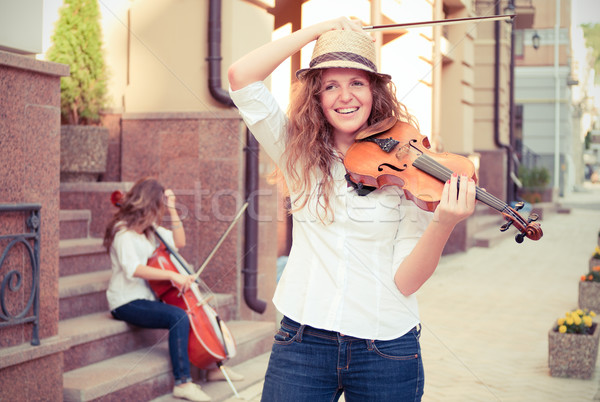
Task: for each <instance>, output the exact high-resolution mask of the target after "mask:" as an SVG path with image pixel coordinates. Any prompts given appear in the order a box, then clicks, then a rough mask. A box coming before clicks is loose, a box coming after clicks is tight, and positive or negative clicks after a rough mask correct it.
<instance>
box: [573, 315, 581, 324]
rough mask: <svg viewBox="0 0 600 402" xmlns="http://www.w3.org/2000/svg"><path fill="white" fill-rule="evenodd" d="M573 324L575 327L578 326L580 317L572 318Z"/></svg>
mask: <svg viewBox="0 0 600 402" xmlns="http://www.w3.org/2000/svg"><path fill="white" fill-rule="evenodd" d="M573 322H574V323H575V325H579V324H581V317H580V316H578V315H576V316H574V317H573Z"/></svg>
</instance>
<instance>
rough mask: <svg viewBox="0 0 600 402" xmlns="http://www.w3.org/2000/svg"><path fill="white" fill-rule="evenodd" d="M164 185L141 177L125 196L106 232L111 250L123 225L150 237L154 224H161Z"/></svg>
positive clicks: (108, 246)
mask: <svg viewBox="0 0 600 402" xmlns="http://www.w3.org/2000/svg"><path fill="white" fill-rule="evenodd" d="M164 193H165V189H164V187H163V186H162V185H161V184H160V183H159V182H158V181H156V180H155V179H152V178H149V177H145V178H143V179H140V180H139V181H138V182H137V183H135V184H134V186H133V187H132V188H131V190H129V191H128V192H127V194H125V195H124V196H123V198H122V199H121V200H120V202H119V210H118V211H117V212H116V213H115V215H114V216H113V218H112V219H111V221H110V222H109V224H108V225H107V227H106V232H105V233H104V246H105V247H106V249H107V250H110V246H111V245H112V242H113V240H114V238H115V234H117V232H118V231H119V230H120V229H122V228H123V227H125V228H127V229H130V230H135V231H137V232H139V233H144V234H145V235H146V237H148V238H150V236H151V234H152V225H154V224H160V222H161V220H162V216H163V213H164V210H165V200H164Z"/></svg>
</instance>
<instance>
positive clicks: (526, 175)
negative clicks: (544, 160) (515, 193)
mask: <svg viewBox="0 0 600 402" xmlns="http://www.w3.org/2000/svg"><path fill="white" fill-rule="evenodd" d="M517 176H518V177H519V180H520V181H521V184H522V185H523V187H522V188H520V189H519V196H520V197H521V198H522V199H523V200H525V201H527V202H529V203H531V204H536V203H538V202H551V201H552V189H551V188H548V184H549V183H550V172H549V171H548V169H547V168H546V167H543V166H542V167H536V166H534V167H532V168H528V167H525V166H523V165H521V166H519V171H518V174H517Z"/></svg>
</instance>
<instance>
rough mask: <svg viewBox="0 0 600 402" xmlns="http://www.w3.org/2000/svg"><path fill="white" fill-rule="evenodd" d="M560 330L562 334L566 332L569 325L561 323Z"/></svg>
mask: <svg viewBox="0 0 600 402" xmlns="http://www.w3.org/2000/svg"><path fill="white" fill-rule="evenodd" d="M558 332H560V333H561V334H564V333H565V332H567V327H566V326H564V325H561V326H560V327H558Z"/></svg>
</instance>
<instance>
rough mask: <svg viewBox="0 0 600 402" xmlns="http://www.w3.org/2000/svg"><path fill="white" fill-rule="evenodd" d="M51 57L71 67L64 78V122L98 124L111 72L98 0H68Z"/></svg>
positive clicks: (63, 7)
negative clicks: (106, 59)
mask: <svg viewBox="0 0 600 402" xmlns="http://www.w3.org/2000/svg"><path fill="white" fill-rule="evenodd" d="M47 58H48V60H50V61H54V62H57V63H63V64H67V65H69V66H70V68H71V71H70V72H71V75H70V76H69V77H63V78H61V82H60V89H61V102H60V103H61V120H62V123H63V124H75V125H80V124H81V125H92V124H98V123H99V122H100V110H101V109H102V108H103V107H104V106H105V103H106V93H107V74H106V67H105V64H104V55H103V53H102V30H101V27H100V11H99V7H98V2H97V0H64V4H63V6H62V8H61V9H60V12H59V19H58V21H57V23H56V27H55V31H54V34H53V35H52V46H51V48H50V49H49V50H48V53H47Z"/></svg>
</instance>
